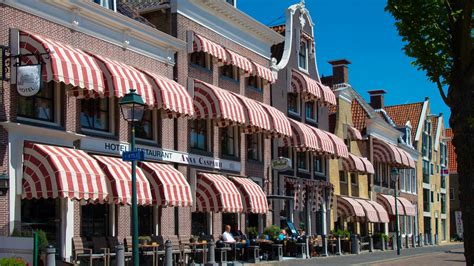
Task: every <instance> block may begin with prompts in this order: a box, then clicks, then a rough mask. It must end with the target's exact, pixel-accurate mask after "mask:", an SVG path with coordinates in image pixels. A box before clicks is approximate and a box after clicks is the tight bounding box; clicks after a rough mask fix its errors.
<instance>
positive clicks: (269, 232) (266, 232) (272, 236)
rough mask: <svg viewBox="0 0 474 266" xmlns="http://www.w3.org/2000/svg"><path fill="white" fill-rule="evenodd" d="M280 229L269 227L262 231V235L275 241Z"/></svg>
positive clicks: (274, 226) (273, 226)
mask: <svg viewBox="0 0 474 266" xmlns="http://www.w3.org/2000/svg"><path fill="white" fill-rule="evenodd" d="M280 232H281V229H280V227H278V226H276V225H270V226H268V227H265V229H263V234H264V235H267V236H268V237H269V238H270V239H271V240H273V241H275V240H277V239H278V235H279V234H280Z"/></svg>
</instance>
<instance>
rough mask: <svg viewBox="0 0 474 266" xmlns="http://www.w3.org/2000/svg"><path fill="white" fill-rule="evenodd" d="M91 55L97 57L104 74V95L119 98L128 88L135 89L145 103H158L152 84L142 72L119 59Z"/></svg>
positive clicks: (153, 105)
mask: <svg viewBox="0 0 474 266" xmlns="http://www.w3.org/2000/svg"><path fill="white" fill-rule="evenodd" d="M93 56H94V57H95V58H96V59H97V62H98V63H99V66H100V67H101V69H102V71H103V73H104V76H105V80H106V83H107V93H106V96H108V97H118V98H121V97H123V96H124V95H125V94H127V93H128V92H129V91H130V89H135V90H136V92H137V94H139V95H141V97H142V98H143V101H144V102H145V104H146V105H149V106H152V107H155V106H157V105H158V104H157V100H156V98H155V93H154V91H153V86H152V84H151V83H150V81H149V80H148V78H147V76H146V75H145V74H144V73H143V72H141V71H140V70H138V69H136V68H134V67H132V66H130V65H127V64H125V63H122V62H119V61H115V60H112V59H109V58H106V57H103V56H100V55H93ZM112 88H113V90H112Z"/></svg>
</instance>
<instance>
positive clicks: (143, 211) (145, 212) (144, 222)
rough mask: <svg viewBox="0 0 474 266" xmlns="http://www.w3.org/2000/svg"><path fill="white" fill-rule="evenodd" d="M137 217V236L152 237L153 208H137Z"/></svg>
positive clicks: (153, 231)
mask: <svg viewBox="0 0 474 266" xmlns="http://www.w3.org/2000/svg"><path fill="white" fill-rule="evenodd" d="M138 217H140V219H138V235H140V236H151V235H154V234H155V230H154V228H153V206H138Z"/></svg>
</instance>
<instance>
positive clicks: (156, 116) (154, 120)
mask: <svg viewBox="0 0 474 266" xmlns="http://www.w3.org/2000/svg"><path fill="white" fill-rule="evenodd" d="M147 111H150V112H151V129H152V133H151V134H152V138H151V139H149V138H142V137H140V136H139V135H138V132H137V128H136V129H135V132H136V138H137V140H138V141H141V142H148V143H151V144H157V143H158V144H161V141H160V137H159V135H160V134H159V132H158V128H160V127H161V119H162V118H161V117H160V113H158V110H157V109H146V110H145V113H146V112H147ZM145 113H143V117H145ZM142 123H143V119H142V121H140V125H139V126H141V125H142Z"/></svg>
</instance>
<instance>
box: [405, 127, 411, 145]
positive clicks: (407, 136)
mask: <svg viewBox="0 0 474 266" xmlns="http://www.w3.org/2000/svg"><path fill="white" fill-rule="evenodd" d="M405 142H406V143H407V145H410V146H411V128H409V127H407V128H406V132H405Z"/></svg>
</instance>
